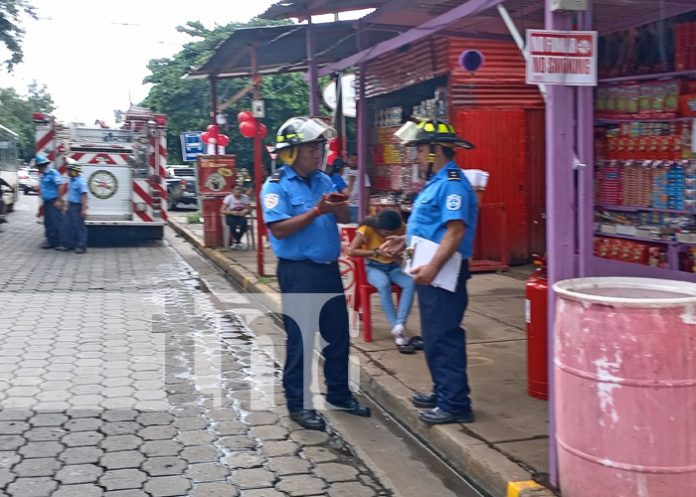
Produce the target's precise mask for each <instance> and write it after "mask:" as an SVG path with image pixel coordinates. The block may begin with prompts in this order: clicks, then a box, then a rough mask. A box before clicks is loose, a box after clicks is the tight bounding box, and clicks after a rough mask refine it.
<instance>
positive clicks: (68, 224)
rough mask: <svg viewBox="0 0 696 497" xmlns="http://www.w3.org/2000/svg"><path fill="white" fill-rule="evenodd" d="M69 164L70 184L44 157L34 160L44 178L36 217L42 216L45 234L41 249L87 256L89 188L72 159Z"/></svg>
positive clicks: (41, 181)
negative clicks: (86, 220)
mask: <svg viewBox="0 0 696 497" xmlns="http://www.w3.org/2000/svg"><path fill="white" fill-rule="evenodd" d="M66 162H67V170H68V181H67V183H66V181H65V178H64V177H63V176H62V175H61V174H60V172H58V170H57V169H55V168H54V167H53V165H52V163H51V161H50V160H49V159H48V158H46V157H45V156H44V155H41V154H39V155H37V156H36V157H35V159H34V163H35V166H36V168H37V169H38V170H39V175H40V176H41V180H40V193H41V200H42V204H41V208H40V210H39V212H38V213H37V217H40V216H41V215H42V214H43V218H44V230H45V234H46V240H45V241H44V242H43V244H42V245H41V248H44V249H51V248H52V249H54V250H59V251H71V250H74V251H75V253H76V254H84V253H85V252H87V227H86V226H85V219H86V218H87V184H86V182H85V180H84V178H83V177H82V176H81V174H80V173H81V170H82V168H81V167H80V165H79V164H78V163H77V162H76V161H74V160H73V159H70V158H68V159H66Z"/></svg>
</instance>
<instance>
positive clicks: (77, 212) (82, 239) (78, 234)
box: [64, 158, 87, 254]
mask: <svg viewBox="0 0 696 497" xmlns="http://www.w3.org/2000/svg"><path fill="white" fill-rule="evenodd" d="M67 163H68V176H70V182H69V183H68V202H67V205H66V206H65V207H64V212H65V247H66V248H67V249H68V250H73V249H74V250H75V253H76V254H84V253H85V252H86V251H87V226H85V219H86V218H87V183H85V179H84V178H83V177H82V176H81V175H80V172H81V171H82V168H81V167H80V165H79V164H78V163H77V161H75V160H74V159H71V158H68V159H67Z"/></svg>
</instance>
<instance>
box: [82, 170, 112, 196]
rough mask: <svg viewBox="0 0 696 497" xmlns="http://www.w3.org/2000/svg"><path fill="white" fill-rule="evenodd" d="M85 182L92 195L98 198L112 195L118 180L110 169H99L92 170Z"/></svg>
mask: <svg viewBox="0 0 696 497" xmlns="http://www.w3.org/2000/svg"><path fill="white" fill-rule="evenodd" d="M87 184H88V186H89V191H90V192H91V193H92V195H94V196H95V197H96V198H98V199H100V200H106V199H109V198H111V197H113V196H114V195H115V194H116V191H117V190H118V180H117V179H116V176H114V174H113V173H112V172H111V171H104V170H99V171H95V172H93V173H92V174H91V175H90V177H89V180H88V181H87Z"/></svg>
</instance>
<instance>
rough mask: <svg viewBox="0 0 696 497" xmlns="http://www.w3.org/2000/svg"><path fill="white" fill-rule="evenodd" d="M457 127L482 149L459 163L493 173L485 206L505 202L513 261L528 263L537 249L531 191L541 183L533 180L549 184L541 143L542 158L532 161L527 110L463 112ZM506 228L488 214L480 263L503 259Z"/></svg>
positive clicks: (461, 156) (462, 155) (479, 242)
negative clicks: (545, 178)
mask: <svg viewBox="0 0 696 497" xmlns="http://www.w3.org/2000/svg"><path fill="white" fill-rule="evenodd" d="M542 124H543V123H542ZM455 125H456V127H457V130H458V131H459V133H460V134H461V135H462V136H463V137H464V138H466V139H467V140H470V141H472V142H473V143H474V144H475V145H476V148H475V149H474V150H468V151H460V152H459V153H458V157H457V159H458V162H459V164H460V165H461V166H462V167H464V168H467V169H483V170H486V171H488V172H490V178H489V183H488V188H487V189H486V192H485V193H484V195H483V200H482V203H483V204H492V203H503V204H505V207H506V208H505V211H506V213H507V223H506V224H507V240H508V243H509V247H510V250H509V258H510V263H511V264H520V263H525V262H528V261H529V256H530V253H531V252H530V247H531V245H532V244H531V243H530V242H531V239H530V235H531V230H530V224H531V222H532V219H531V216H530V214H531V210H532V208H531V207H530V199H531V197H530V190H532V189H538V188H537V187H536V185H535V186H534V188H532V185H530V181H532V182H534V181H538V179H539V177H541V178H542V180H543V176H544V164H543V161H542V162H541V163H539V161H538V145H539V144H538V143H536V144H534V146H535V148H536V150H535V152H534V154H535V155H536V156H537V159H536V160H535V161H534V162H530V160H529V158H530V151H529V146H530V143H529V133H528V128H529V123H528V116H527V111H525V109H521V108H519V109H471V110H462V111H458V112H457V114H456V116H455ZM537 125H538V122H537ZM542 146H543V142H542ZM539 169H540V170H539ZM500 230H501V223H500V220H499V218H498V216H497V215H496V213H495V212H493V211H491V212H490V213H489V214H488V215H482V217H481V218H480V219H479V228H478V232H477V236H476V251H475V252H476V253H475V255H474V257H475V258H476V259H492V260H500V250H499V247H500Z"/></svg>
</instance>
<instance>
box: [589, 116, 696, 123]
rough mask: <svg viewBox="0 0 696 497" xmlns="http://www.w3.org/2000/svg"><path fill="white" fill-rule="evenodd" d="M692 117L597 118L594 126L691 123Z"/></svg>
mask: <svg viewBox="0 0 696 497" xmlns="http://www.w3.org/2000/svg"><path fill="white" fill-rule="evenodd" d="M693 120H694V118H693V117H668V118H663V119H640V118H632V119H630V118H629V119H607V118H601V117H600V118H597V119H595V124H624V123H671V122H681V121H693Z"/></svg>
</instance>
